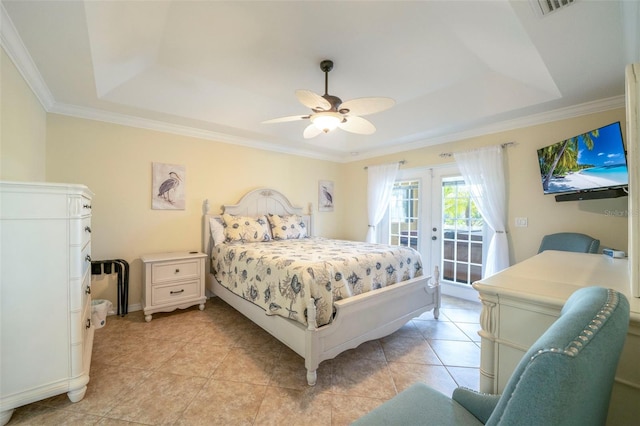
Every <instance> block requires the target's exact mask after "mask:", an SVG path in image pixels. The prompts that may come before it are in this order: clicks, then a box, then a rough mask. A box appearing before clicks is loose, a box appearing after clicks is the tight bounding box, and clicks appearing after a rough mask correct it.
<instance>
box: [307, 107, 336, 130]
mask: <svg viewBox="0 0 640 426" xmlns="http://www.w3.org/2000/svg"><path fill="white" fill-rule="evenodd" d="M311 122H312V123H313V125H314V126H316V127H317V128H318V129H320V130H322V131H323V132H325V133H328V132H330V131H331V130H333V129H335V128H336V127H338V124H340V123H342V115H340V114H339V113H337V112H319V113H316V114H313V115H312V116H311Z"/></svg>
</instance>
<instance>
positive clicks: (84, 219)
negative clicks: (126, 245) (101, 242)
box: [0, 182, 94, 424]
mask: <svg viewBox="0 0 640 426" xmlns="http://www.w3.org/2000/svg"><path fill="white" fill-rule="evenodd" d="M92 196H93V194H92V192H91V191H89V189H88V188H87V187H85V186H83V185H67V184H49V183H26V182H25V183H22V182H0V238H1V240H2V245H1V248H0V262H1V263H0V270H1V272H0V277H1V282H0V308H1V312H0V320H1V322H0V424H5V423H7V422H8V421H9V419H10V418H11V414H12V413H13V409H14V408H16V407H19V406H22V405H26V404H29V403H31V402H34V401H39V400H41V399H45V398H48V397H51V396H54V395H58V394H61V393H65V392H66V393H67V395H68V396H69V399H70V400H71V401H73V402H77V401H80V400H81V399H82V398H83V397H84V394H85V392H86V390H87V383H88V382H89V367H90V365H91V351H92V346H93V332H94V327H92V326H91V197H92Z"/></svg>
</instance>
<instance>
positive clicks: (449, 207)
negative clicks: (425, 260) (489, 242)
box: [441, 177, 484, 284]
mask: <svg viewBox="0 0 640 426" xmlns="http://www.w3.org/2000/svg"><path fill="white" fill-rule="evenodd" d="M483 233H484V221H483V219H482V216H481V215H480V212H479V211H478V209H477V208H476V206H475V204H474V203H473V201H472V200H471V196H470V194H469V189H468V186H467V185H466V184H465V182H464V180H462V178H461V177H454V178H444V179H443V180H442V268H441V269H442V278H443V279H445V280H448V281H452V282H457V283H462V284H471V283H473V282H474V281H477V280H479V279H481V278H482V252H483V247H482V244H483Z"/></svg>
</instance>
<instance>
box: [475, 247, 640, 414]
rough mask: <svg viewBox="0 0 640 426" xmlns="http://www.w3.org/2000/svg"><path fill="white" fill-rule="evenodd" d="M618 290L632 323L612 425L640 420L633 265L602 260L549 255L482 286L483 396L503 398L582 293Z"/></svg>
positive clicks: (639, 335) (638, 305)
mask: <svg viewBox="0 0 640 426" xmlns="http://www.w3.org/2000/svg"><path fill="white" fill-rule="evenodd" d="M588 286H601V287H607V288H613V289H615V290H617V291H619V292H620V293H622V294H624V295H625V296H627V299H629V302H630V305H631V320H630V324H629V331H628V333H627V340H626V342H625V346H624V349H623V352H622V356H621V358H620V364H619V365H618V370H617V372H616V382H615V384H614V388H613V394H612V397H611V405H610V407H609V417H608V419H607V424H612V425H627V424H637V422H638V419H640V299H639V298H633V297H631V287H630V283H629V264H628V261H627V260H626V259H611V258H606V257H604V256H603V255H599V254H583V253H569V252H560V251H545V252H543V253H540V254H538V255H536V256H534V257H532V258H530V259H527V260H525V261H524V262H521V263H518V264H516V265H514V266H512V267H510V268H507V269H505V270H504V271H502V272H500V273H498V274H496V275H494V276H492V277H489V278H486V279H483V280H480V281H478V282H476V283H474V284H473V287H474V288H475V289H476V290H478V292H479V293H480V300H481V301H482V305H483V308H482V313H481V316H480V325H481V327H482V330H481V331H480V332H479V333H480V337H481V343H482V349H481V360H480V391H481V392H487V393H500V392H502V390H503V389H504V387H505V385H506V383H507V381H508V380H509V377H511V374H512V373H513V370H514V369H515V367H516V365H517V364H518V362H519V361H520V359H521V358H522V356H523V355H524V353H525V352H526V351H527V349H528V348H529V347H530V346H531V345H532V344H533V343H534V342H535V340H536V339H537V338H538V337H539V336H540V335H541V334H542V333H544V331H545V330H546V329H547V328H548V327H549V326H550V325H551V324H552V323H553V322H554V321H555V320H556V318H557V317H558V316H559V315H560V309H561V308H562V306H563V305H564V302H565V301H566V300H567V299H568V298H569V296H570V295H571V294H572V293H573V292H574V291H576V290H577V289H578V288H580V287H588Z"/></svg>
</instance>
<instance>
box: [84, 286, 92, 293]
mask: <svg viewBox="0 0 640 426" xmlns="http://www.w3.org/2000/svg"><path fill="white" fill-rule="evenodd" d="M84 292H85V293H86V294H91V286H89V285H88V286H87V288H85V289H84Z"/></svg>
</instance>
